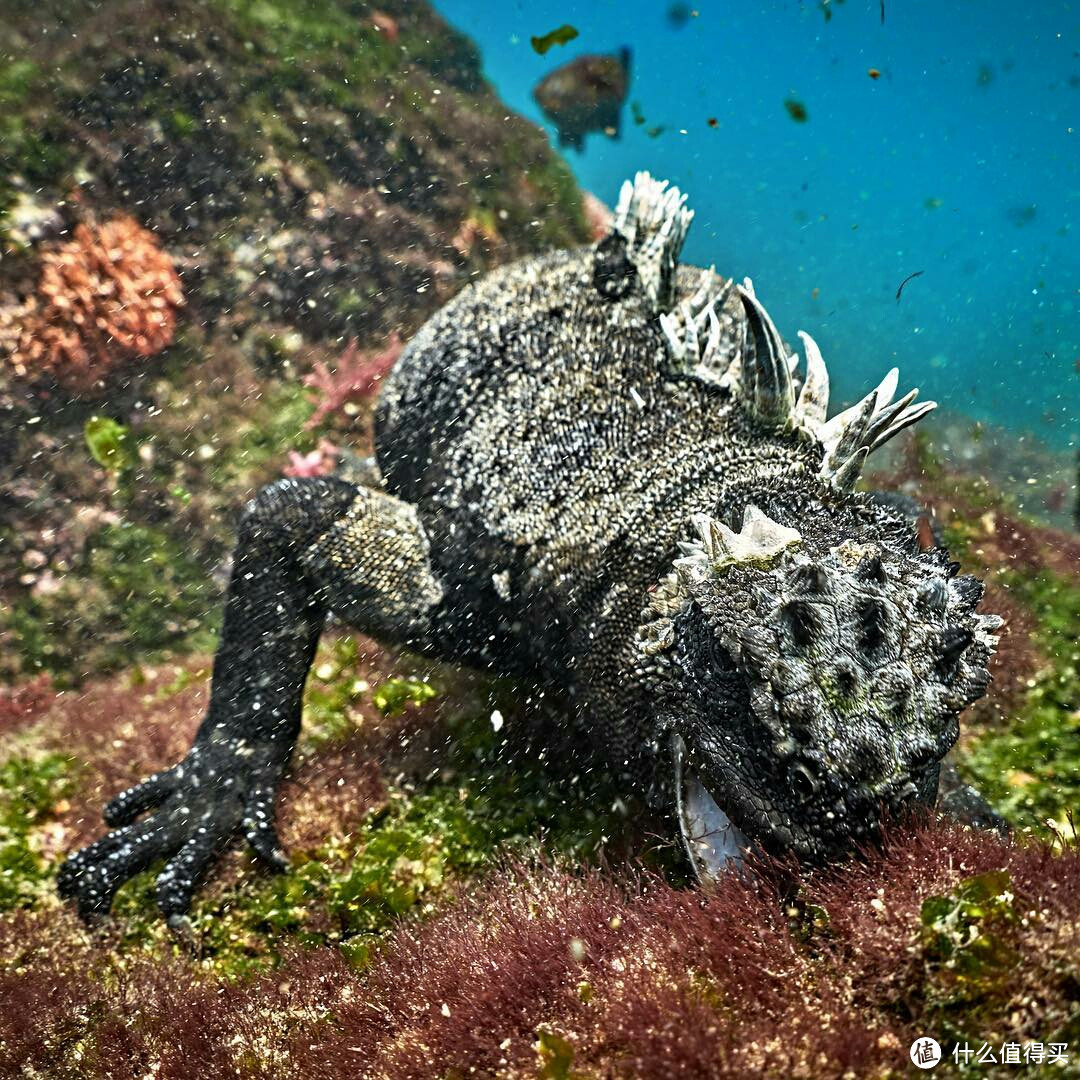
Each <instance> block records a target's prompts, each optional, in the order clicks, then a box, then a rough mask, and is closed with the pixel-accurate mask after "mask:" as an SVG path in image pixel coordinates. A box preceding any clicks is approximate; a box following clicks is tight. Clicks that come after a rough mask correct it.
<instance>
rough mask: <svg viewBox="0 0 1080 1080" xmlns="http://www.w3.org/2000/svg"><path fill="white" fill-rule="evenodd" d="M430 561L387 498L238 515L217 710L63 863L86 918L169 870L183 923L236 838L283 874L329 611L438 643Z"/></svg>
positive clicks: (169, 905) (272, 496) (250, 509)
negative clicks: (311, 679)
mask: <svg viewBox="0 0 1080 1080" xmlns="http://www.w3.org/2000/svg"><path fill="white" fill-rule="evenodd" d="M428 555H429V548H428V542H427V538H426V536H425V535H424V532H423V528H422V527H421V525H420V522H419V520H418V519H417V516H416V512H415V510H414V509H413V508H412V507H411V506H409V505H408V504H407V503H403V502H401V501H400V500H398V499H395V498H393V497H392V496H390V495H386V494H383V493H382V492H377V491H371V490H368V489H366V488H358V487H355V486H354V485H352V484H348V483H345V482H344V481H341V480H336V479H333V478H318V479H306V480H285V481H281V482H280V483H277V484H273V485H271V486H270V487H267V488H264V489H263V491H262V492H260V494H259V495H258V496H257V497H256V498H255V499H253V500H252V501H251V502H250V503H249V504H248V505H247V507H246V508H245V511H244V515H243V519H242V522H241V526H240V532H239V537H238V541H237V547H236V552H235V558H234V566H233V572H232V578H231V581H230V584H229V594H228V599H227V602H226V608H225V622H224V627H223V629H222V636H221V644H220V646H219V648H218V652H217V655H216V657H215V659H214V672H213V681H212V689H211V697H210V706H209V709H208V710H207V714H206V717H205V719H204V720H203V723H202V725H201V726H200V728H199V730H198V733H197V734H196V736H195V741H194V743H193V745H192V747H191V750H190V751H189V752H188V755H187V756H186V757H185V758H184V760H183V761H181V762H180V763H179V764H177V765H175V766H173V768H171V769H168V770H166V771H165V772H161V773H157V774H156V775H154V776H151V777H150V778H149V779H148V780H145V781H143V782H142V783H141V784H138V785H136V786H135V787H133V788H130V789H129V790H127V791H125V792H122V793H121V794H120V795H118V796H116V798H114V799H113V800H112V801H111V802H110V803H109V804H108V805H107V806H106V807H105V812H104V816H105V821H106V823H107V824H108V825H110V826H112V827H113V831H112V832H110V833H108V834H107V835H106V836H104V837H102V839H100V840H98V841H97V842H96V843H94V844H91V845H90V846H89V847H87V848H85V849H83V850H82V851H80V852H77V853H76V854H74V855H72V856H71V857H70V858H68V860H67V861H66V862H65V863H64V865H63V866H62V868H61V870H60V874H59V877H58V882H57V884H58V888H59V890H60V893H61V895H63V896H65V897H69V898H72V899H74V900H75V901H76V902H77V904H78V907H79V911H80V913H81V914H82V915H84V916H88V915H90V914H93V913H95V912H104V911H107V910H108V908H109V906H110V905H111V903H112V899H113V896H114V895H115V893H116V891H117V889H119V888H120V886H121V885H122V884H123V883H124V882H125V881H127V880H128V879H129V878H130V877H132V876H133V875H134V874H137V873H139V872H140V871H141V870H144V869H146V868H147V867H148V866H150V865H151V864H153V863H154V862H156V861H158V860H159V859H165V860H167V861H166V864H165V867H164V869H163V870H162V871H161V873H160V874H159V875H158V878H157V900H158V904H159V906H160V907H161V910H162V912H163V913H164V914H165V916H166V917H167V918H168V919H169V920H170V923H174V924H175V923H176V922H177V921H179V920H182V917H183V915H184V913H185V912H186V911H187V909H188V907H189V905H190V903H191V897H192V895H193V893H194V892H195V890H196V889H197V888H198V886H199V884H200V882H201V881H202V880H203V878H204V877H205V876H206V874H207V872H208V871H209V870H210V868H211V867H212V866H213V865H214V863H215V862H216V861H217V858H218V857H219V856H220V854H221V853H222V851H224V849H225V848H226V847H227V846H228V845H229V843H230V842H231V841H232V840H233V839H234V837H236V836H237V835H238V834H240V833H241V832H242V833H243V835H244V836H245V837H246V839H247V841H248V842H249V843H250V844H251V846H252V848H253V849H254V850H255V851H256V853H257V854H258V855H259V856H260V857H262V858H263V859H264V860H265V861H266V862H268V863H270V864H271V865H273V866H277V867H283V866H285V865H287V863H286V859H285V856H284V854H283V853H282V851H281V848H280V845H279V843H278V839H277V833H276V830H275V827H274V802H275V797H276V793H277V788H278V784H279V783H280V780H281V776H282V773H283V772H284V770H285V767H286V765H287V764H288V762H289V758H290V756H291V754H292V751H293V747H294V746H295V745H296V739H297V736H298V734H299V731H300V710H301V697H302V692H303V687H304V681H305V679H306V677H307V671H308V668H309V666H310V664H311V659H312V656H313V654H314V652H315V647H316V645H317V643H318V639H319V633H320V631H321V629H322V625H323V621H324V619H325V616H326V613H327V611H328V610H330V609H333V610H334V611H336V612H337V613H338V614H340V615H341V616H342V617H344V618H346V619H348V620H349V621H350V622H353V623H355V624H356V625H357V626H358V627H360V628H361V629H363V630H365V631H367V632H370V633H373V634H376V635H378V636H379V637H381V638H382V639H384V640H392V641H397V642H401V643H403V644H409V645H412V646H414V647H417V648H423V647H425V646H428V645H430V641H429V638H430V636H431V633H432V628H433V626H434V621H435V616H436V613H437V611H438V609H439V608H440V605H441V601H442V597H443V590H442V587H441V585H440V583H439V582H438V580H437V579H436V577H435V575H434V573H433V572H432V570H431V567H430V563H429V559H428ZM146 811H152V813H150V814H149V815H148V816H147V817H146V818H144V819H143V820H137V819H138V818H139V816H140V815H141V814H143V813H144V812H146Z"/></svg>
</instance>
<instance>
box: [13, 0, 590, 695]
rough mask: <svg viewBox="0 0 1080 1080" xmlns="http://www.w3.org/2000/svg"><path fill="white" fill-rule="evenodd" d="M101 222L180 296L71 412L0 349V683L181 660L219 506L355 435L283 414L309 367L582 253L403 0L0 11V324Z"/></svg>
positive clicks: (55, 390)
mask: <svg viewBox="0 0 1080 1080" xmlns="http://www.w3.org/2000/svg"><path fill="white" fill-rule="evenodd" d="M116 213H125V214H131V215H133V216H135V217H136V218H137V219H138V220H139V221H140V223H141V224H143V225H145V226H146V227H148V228H150V229H151V230H153V232H154V234H155V236H156V238H157V239H158V241H159V242H160V243H161V245H162V246H163V247H164V249H165V251H166V252H167V253H168V254H169V255H170V256H171V257H172V259H173V261H174V263H175V265H176V267H177V269H178V271H179V273H180V276H181V280H182V283H183V288H184V293H185V298H186V306H185V307H184V308H183V310H182V313H181V321H180V325H179V329H178V333H177V337H176V340H175V342H174V344H173V345H172V346H170V347H169V348H168V349H167V350H166V351H165V352H164V353H162V354H159V355H158V356H155V357H152V358H150V359H147V360H145V361H143V362H140V363H139V364H136V365H134V366H131V367H129V368H127V369H125V370H123V371H120V372H118V373H116V374H114V375H112V376H111V377H109V378H106V379H104V380H103V381H101V382H100V383H99V384H98V386H97V387H96V389H95V390H93V391H92V392H90V393H84V394H82V395H80V396H74V395H72V394H71V393H70V392H67V391H65V390H64V388H63V386H62V385H56V384H53V383H51V382H49V381H48V380H46V379H45V378H44V377H42V378H40V379H35V377H34V374H33V372H31V373H30V376H29V381H27V380H26V379H23V380H22V381H17V380H15V379H14V377H13V374H12V369H11V367H10V365H9V364H8V363H7V362H6V360H5V359H4V358H3V357H0V456H3V457H4V459H5V461H7V462H9V463H10V466H11V467H10V468H8V469H7V470H5V475H4V476H3V477H0V656H2V659H0V678H8V679H10V678H19V677H23V676H26V675H32V674H33V673H34V672H36V671H40V670H47V671H51V672H53V673H54V674H55V675H57V676H58V677H59V678H60V679H62V680H63V681H66V682H69V683H71V682H77V681H78V680H80V679H82V678H84V677H86V676H87V675H89V674H93V673H95V672H102V673H103V672H107V671H110V670H115V669H117V668H118V667H120V666H124V665H126V664H128V663H130V661H131V658H132V654H133V652H134V653H136V654H137V653H139V652H140V651H143V652H147V653H152V652H153V651H154V650H157V649H160V648H161V647H162V646H164V645H169V646H171V647H173V648H176V647H178V646H179V645H180V644H182V639H184V638H188V639H189V644H191V645H192V646H195V647H201V646H205V645H206V644H207V641H208V637H207V635H208V634H209V633H210V632H212V630H213V626H214V620H213V618H209V617H208V613H210V612H212V611H213V610H214V609H215V608H216V607H217V604H218V600H219V598H220V593H221V588H222V584H223V580H224V576H225V570H226V559H227V556H228V552H229V549H230V547H231V543H232V533H233V528H234V523H235V519H236V514H237V512H238V510H239V508H240V507H241V506H242V505H243V503H244V501H245V500H246V499H247V498H249V497H250V496H251V494H253V492H254V490H255V489H256V488H257V487H258V486H259V485H260V484H261V483H265V482H268V481H271V480H273V479H276V478H277V477H279V476H280V475H281V473H282V470H283V469H284V468H285V467H286V466H287V465H288V462H289V453H290V452H296V453H300V454H303V453H310V452H311V451H312V450H314V449H315V447H316V446H318V445H319V443H320V439H322V438H324V437H329V438H331V439H333V440H334V441H335V442H336V443H337V444H339V445H341V446H342V447H345V448H348V447H355V448H357V449H358V450H359V451H360V452H361V453H363V452H365V449H366V447H367V446H368V444H369V442H370V426H369V420H370V404H369V403H368V402H360V403H359V404H358V406H357V407H356V408H355V409H353V408H351V407H350V410H348V411H345V412H341V411H338V412H336V413H334V414H333V415H331V416H330V417H328V418H327V420H326V421H325V422H323V423H322V424H321V425H320V426H319V428H318V429H314V428H313V427H312V426H311V425H310V424H309V423H308V421H309V419H310V417H311V415H312V410H313V399H314V398H315V396H316V394H315V391H313V390H309V389H308V388H306V387H305V386H304V385H303V384H302V378H303V376H304V374H305V373H306V372H307V371H309V370H310V367H311V365H312V364H313V363H314V362H315V361H323V362H328V363H329V364H330V365H331V366H333V364H334V362H335V358H336V357H337V355H338V354H340V353H341V352H342V349H343V347H344V345H345V343H346V341H347V340H348V339H349V338H351V337H355V338H356V339H357V340H358V342H359V343H360V346H361V348H363V349H379V348H381V347H384V346H385V344H386V343H387V342H388V341H390V340H394V337H393V335H399V336H400V337H401V338H404V339H407V338H408V337H409V336H410V335H411V333H412V332H413V331H415V329H416V328H417V327H418V326H419V325H420V324H421V323H422V322H423V320H424V319H425V318H426V317H427V316H428V315H429V314H431V312H433V311H434V310H435V309H436V308H437V307H439V306H440V305H441V304H442V303H443V302H444V301H445V300H447V299H448V298H449V297H450V296H452V295H453V294H454V293H455V292H457V290H459V289H460V288H462V287H463V286H464V285H465V284H467V283H468V282H469V281H470V280H472V279H473V278H474V277H475V276H476V275H478V274H480V273H483V272H484V271H486V270H487V269H489V268H491V267H493V266H495V265H497V264H499V263H502V262H506V261H508V260H510V259H513V258H516V257H518V256H521V255H525V254H528V253H532V252H536V251H539V250H542V249H544V248H547V247H550V246H556V245H557V246H569V245H573V244H576V243H580V242H582V241H584V240H585V239H587V230H586V226H585V222H584V218H583V214H582V207H581V197H580V194H579V192H578V190H577V187H576V185H575V184H574V181H573V179H572V176H571V174H570V172H569V170H568V169H567V167H566V165H565V163H564V162H563V161H562V160H561V159H560V158H558V157H557V156H556V155H555V154H554V153H553V152H552V151H551V149H550V147H549V146H548V144H547V140H546V137H545V136H544V134H543V133H542V132H541V131H540V130H539V129H538V128H536V127H535V126H534V125H532V124H531V123H529V122H528V121H526V120H524V119H522V118H521V117H518V116H516V115H514V114H512V113H509V112H508V110H507V109H506V108H505V106H504V105H503V104H502V103H501V102H500V101H499V100H498V98H497V97H496V96H495V94H494V93H493V92H492V90H491V88H490V87H489V86H488V85H487V83H486V82H485V81H484V79H483V76H482V73H481V67H480V58H479V55H478V53H477V50H476V48H475V47H474V46H473V44H472V43H471V42H470V41H469V40H468V39H467V38H465V37H464V36H462V35H461V34H459V33H457V32H456V31H455V30H453V29H452V28H450V27H449V26H447V25H446V23H444V22H443V20H442V19H441V18H440V17H439V16H438V15H437V14H435V12H434V11H433V10H432V8H431V7H430V6H429V5H428V4H426V3H422V2H412V0H408V2H405V0H396V2H392V3H388V4H381V5H379V6H378V7H376V6H375V5H372V4H367V3H362V2H355V0H320V2H312V0H308V2H302V3H299V4H294V3H285V2H283V0H256V2H249V0H215V2H199V0H191V2H187V3H184V4H180V5H173V4H165V3H155V2H150V0H119V2H117V3H108V4H104V3H98V2H91V0H72V2H66V0H65V2H64V3H58V2H56V3H45V4H44V5H8V7H7V9H6V10H5V17H4V20H3V26H2V27H0V245H2V246H3V248H4V258H3V259H2V260H0V308H3V307H4V306H5V305H14V304H17V303H18V302H19V301H20V299H21V298H23V297H25V296H26V295H29V294H32V293H33V290H34V289H35V288H36V282H37V277H38V273H39V271H40V265H41V258H42V255H43V253H46V252H48V251H49V250H51V249H52V248H54V247H55V246H56V245H57V244H58V243H59V242H60V241H61V238H62V237H63V236H66V235H69V234H70V230H71V229H72V228H73V226H74V225H75V224H76V223H78V222H83V221H85V222H90V223H93V222H101V221H104V220H107V219H108V218H110V217H111V216H112V215H114V214H116ZM106 436H109V437H110V438H111V439H112V443H115V446H114V445H112V443H110V445H109V446H105V445H104V444H103V442H102V440H103V438H105V437H106ZM118 439H119V441H117V440H118ZM106 441H108V440H106ZM110 448H111V449H110ZM120 450H122V454H121V455H120V456H121V457H123V461H122V462H121V461H120V457H118V456H117V454H118V453H119V451H120ZM110 454H112V456H111V457H110V456H109V455H110ZM103 455H104V456H103ZM116 529H123V530H125V533H124V535H126V536H129V537H135V536H141V537H142V538H143V539H144V540H146V543H144V544H143V548H144V549H145V550H143V552H142V554H136V553H134V552H132V558H136V559H137V560H138V561H139V562H140V563H141V564H142V565H141V568H140V566H136V565H132V566H130V567H129V568H128V569H127V570H126V571H125V573H126V574H127V577H128V579H129V580H128V581H127V585H128V586H130V588H129V595H130V596H131V597H132V598H134V597H135V595H136V593H139V592H142V593H143V594H144V595H145V596H149V595H150V594H149V593H146V592H145V590H144V589H143V588H142V584H144V583H145V582H146V581H147V580H148V579H149V578H150V577H151V576H153V575H154V574H156V573H158V572H159V571H160V572H162V573H163V574H164V578H165V580H164V582H163V583H162V588H161V589H159V590H156V592H157V594H158V595H160V594H162V593H164V594H167V604H166V606H167V607H168V608H170V612H169V613H168V614H167V617H166V618H165V619H164V620H162V626H161V629H160V630H154V629H152V628H151V627H150V626H149V625H146V624H145V621H144V620H143V619H142V618H141V616H140V615H139V614H138V612H137V611H134V610H133V611H131V612H128V613H124V612H117V611H115V604H114V602H115V601H116V599H117V587H118V580H117V578H116V575H115V574H114V573H113V572H112V569H111V567H112V566H113V564H114V563H115V559H112V558H111V557H110V556H109V554H108V551H111V550H114V549H115V548H116V544H115V543H114V541H115V539H116V537H117V536H119V535H121V534H120V533H117V532H115V530H116ZM110 530H114V531H110ZM151 538H156V539H155V540H151ZM155 543H156V545H157V548H158V550H159V553H160V554H159V556H155V555H153V553H152V552H151V551H150V550H149V549H150V547H153V546H154V544H155ZM105 549H108V550H105ZM103 551H104V553H103ZM140 575H141V578H140ZM200 577H201V578H202V579H203V580H204V582H205V583H206V584H205V587H204V588H202V589H200V588H199V587H198V585H197V579H199V578H200ZM152 591H153V590H152ZM79 593H82V594H83V595H84V596H85V603H83V604H80V605H74V606H75V608H76V611H75V613H74V615H72V606H73V605H72V604H71V599H72V597H73V596H74V595H76V594H79ZM131 606H132V607H133V608H134V607H136V606H137V601H135V600H134V599H132V601H131ZM109 608H114V610H113V613H112V614H111V615H110V614H109V613H108V609H109ZM63 615H66V616H67V618H62V617H61V616H63ZM135 624H138V625H135ZM178 628H179V629H178ZM125 635H126V639H125Z"/></svg>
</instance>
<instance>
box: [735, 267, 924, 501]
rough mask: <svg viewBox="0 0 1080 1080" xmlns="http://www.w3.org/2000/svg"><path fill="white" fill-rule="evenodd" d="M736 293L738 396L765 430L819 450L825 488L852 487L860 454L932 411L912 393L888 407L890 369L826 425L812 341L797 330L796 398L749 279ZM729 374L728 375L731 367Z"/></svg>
mask: <svg viewBox="0 0 1080 1080" xmlns="http://www.w3.org/2000/svg"><path fill="white" fill-rule="evenodd" d="M739 293H740V295H741V298H742V302H743V307H744V308H745V310H746V329H745V338H744V344H743V348H742V349H741V357H740V363H739V367H740V370H739V377H738V385H737V393H738V396H739V397H740V398H741V400H742V402H743V405H744V406H745V407H746V408H748V409H749V410H750V412H752V413H753V414H754V415H755V416H757V417H758V418H759V419H760V420H762V421H764V422H765V423H770V424H777V425H779V424H787V425H789V426H791V427H795V428H801V429H802V430H804V431H806V432H807V433H808V434H809V435H811V436H812V437H813V438H815V439H817V440H818V441H819V442H820V443H821V445H822V447H823V449H824V454H823V457H822V462H821V470H820V475H821V476H822V477H823V478H824V479H826V480H827V481H829V483H831V484H832V485H833V486H835V487H838V488H841V489H843V490H850V489H851V488H853V487H854V486H855V482H856V480H858V478H859V473H860V472H861V470H862V466H863V463H864V462H865V461H866V458H867V455H868V454H871V453H872V452H873V451H874V450H876V449H877V448H878V447H879V446H882V445H884V444H885V443H887V442H888V441H889V440H890V439H891V438H892V437H893V436H894V435H896V434H897V433H898V432H900V431H903V429H904V428H906V427H909V426H910V425H911V424H914V423H915V422H916V421H917V420H919V419H921V418H922V417H923V416H925V415H926V414H927V413H928V412H930V411H931V410H932V409H934V408H936V407H937V403H936V402H933V401H926V402H922V403H920V404H918V405H915V404H913V402H914V401H915V397H916V395H917V394H918V390H911V391H909V392H908V393H906V394H905V395H904V396H903V397H902V398H900V399H899V400H898V401H893V397H894V395H895V394H896V388H897V382H898V378H899V371H898V370H897V369H896V368H893V369H892V370H891V371H890V372H889V373H888V374H887V375H886V376H885V378H884V379H882V381H881V384H880V385H879V386H878V387H877V388H876V389H875V390H872V391H871V392H870V393H869V394H867V395H866V397H864V398H863V399H862V400H861V401H859V402H857V403H856V404H855V405H852V406H851V408H850V409H845V410H844V411H843V412H841V413H838V414H837V415H836V416H834V417H833V418H832V419H831V420H826V418H825V417H826V415H827V413H828V408H829V373H828V370H827V369H826V367H825V361H824V360H823V359H822V356H821V350H820V349H819V348H818V347H817V345H816V343H815V342H814V339H813V338H812V337H810V335H809V334H806V333H804V332H802V331H799V337H800V338H801V339H802V343H803V348H804V349H805V350H806V377H805V379H804V381H803V384H802V388H801V390H800V391H799V395H798V398H796V397H795V394H794V381H793V375H794V371H795V364H794V363H793V361H795V362H797V357H792V356H788V355H787V350H786V349H785V348H784V343H783V339H782V338H781V337H780V333H779V331H778V330H777V329H776V326H775V324H774V323H773V321H772V319H770V318H769V315H768V312H766V311H765V309H764V308H763V307H762V306H761V303H760V302H759V301H758V299H757V297H756V296H755V294H754V291H753V285H752V284H751V282H750V280H749V279H747V280H746V282H745V283H744V284H743V286H742V287H741V288H740V289H739ZM731 368H732V369H734V368H735V364H734V363H733V364H732V365H731ZM729 379H730V375H729Z"/></svg>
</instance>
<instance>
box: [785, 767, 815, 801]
mask: <svg viewBox="0 0 1080 1080" xmlns="http://www.w3.org/2000/svg"><path fill="white" fill-rule="evenodd" d="M820 788H821V781H820V780H818V778H817V777H816V776H815V775H814V774H813V773H812V772H811V771H810V770H809V769H808V768H807V767H806V766H805V765H803V764H802V763H801V762H800V763H798V764H796V765H793V766H792V767H791V790H792V791H793V792H794V793H795V797H796V798H797V799H798V800H799V801H800V802H807V801H809V800H810V799H812V798H813V797H814V796H815V795H816V794H817V793H818V790H819V789H820Z"/></svg>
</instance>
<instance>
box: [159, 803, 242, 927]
mask: <svg viewBox="0 0 1080 1080" xmlns="http://www.w3.org/2000/svg"><path fill="white" fill-rule="evenodd" d="M228 839H229V834H228V830H224V829H220V828H216V827H215V826H214V825H213V824H212V823H211V824H208V825H206V826H204V827H203V828H201V829H200V830H199V831H198V833H197V834H196V835H195V836H194V837H193V838H192V839H190V840H189V841H188V842H187V843H186V844H184V846H183V847H182V848H181V849H180V851H179V852H178V853H177V855H176V857H175V858H174V859H172V860H170V862H169V863H168V865H167V866H166V867H165V869H164V870H162V871H161V873H160V874H158V878H157V902H158V907H159V908H161V911H162V914H163V915H164V916H165V918H166V919H167V920H168V921H169V924H170V926H171V925H172V920H173V919H174V918H175V917H177V916H183V915H186V914H187V910H188V908H190V907H191V898H192V896H194V895H195V890H196V889H198V887H199V886H200V885H201V884H202V881H203V879H204V878H205V877H206V874H207V872H208V871H209V869H210V868H211V867H212V866H213V865H214V863H215V862H216V860H217V857H218V856H219V855H220V854H221V852H222V851H223V850H224V849H225V847H226V846H227V844H228Z"/></svg>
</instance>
